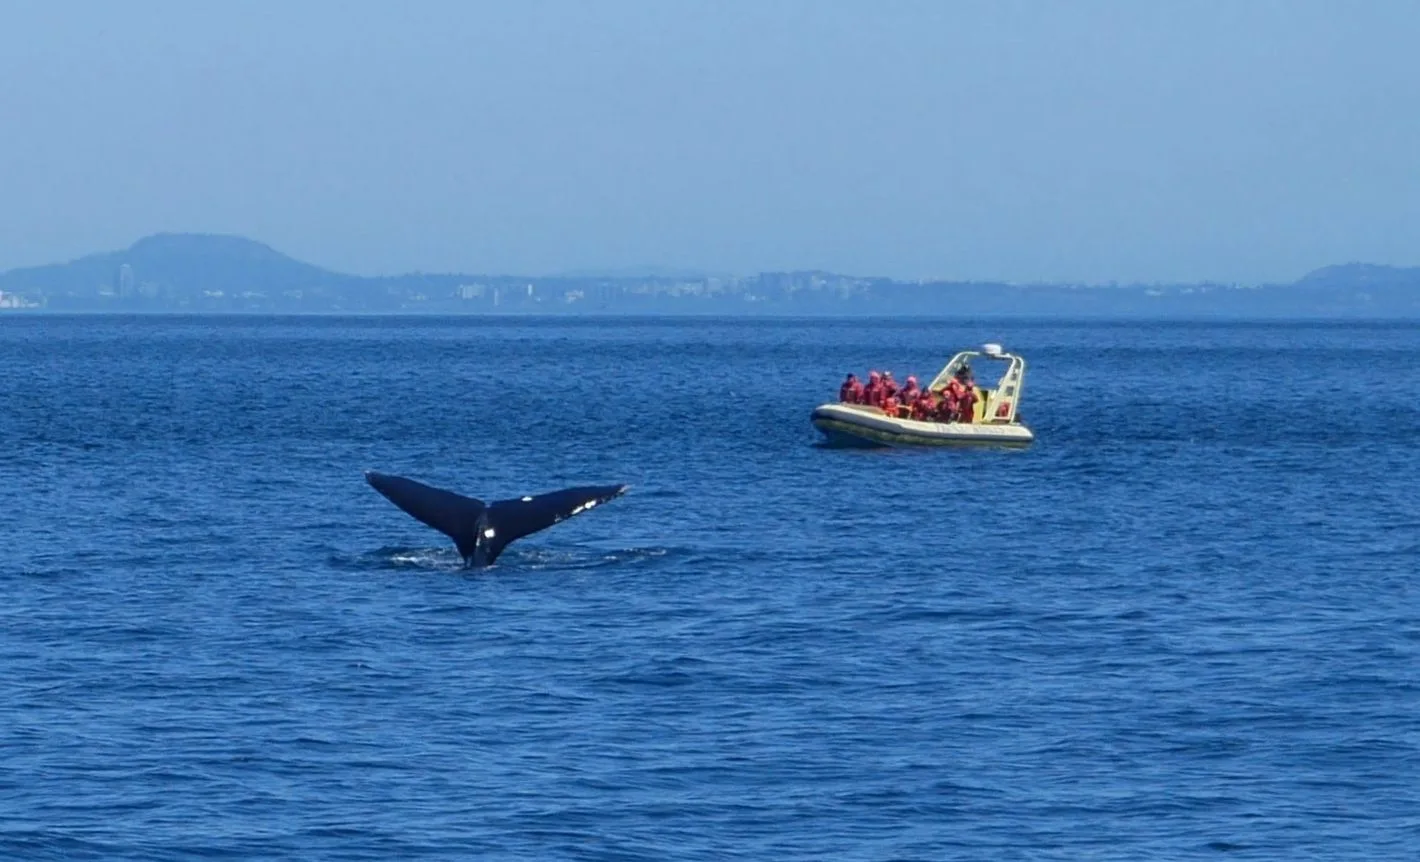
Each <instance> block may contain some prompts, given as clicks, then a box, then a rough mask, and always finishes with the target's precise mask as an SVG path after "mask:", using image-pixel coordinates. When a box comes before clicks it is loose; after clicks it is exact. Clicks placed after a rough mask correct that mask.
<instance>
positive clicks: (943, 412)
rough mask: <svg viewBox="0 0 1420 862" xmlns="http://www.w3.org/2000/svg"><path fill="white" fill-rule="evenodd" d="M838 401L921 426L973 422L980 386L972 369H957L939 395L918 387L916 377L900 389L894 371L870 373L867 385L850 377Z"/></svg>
mask: <svg viewBox="0 0 1420 862" xmlns="http://www.w3.org/2000/svg"><path fill="white" fill-rule="evenodd" d="M838 400H839V401H841V402H843V403H844V404H866V405H869V406H872V407H877V408H878V409H880V410H882V411H883V412H884V413H886V414H887V415H889V416H895V417H897V418H899V419H916V420H918V421H921V422H970V421H971V420H972V415H973V411H974V409H975V407H976V401H977V394H976V384H975V382H974V381H973V380H972V374H971V366H970V365H963V366H962V367H961V368H958V369H957V372H956V374H954V375H952V379H951V380H950V381H949V382H948V383H947V385H946V386H943V387H942V388H941V389H940V390H939V391H937V392H933V391H932V390H931V389H929V388H926V387H919V386H918V385H917V378H916V377H910V376H909V377H908V378H907V382H906V383H905V384H904V385H903V386H902V387H901V388H899V387H898V385H897V381H895V380H893V379H892V372H891V371H884V372H882V373H881V374H879V373H878V372H876V371H869V372H868V383H867V385H866V386H865V385H863V383H862V381H860V380H859V379H858V376H857V375H856V374H853V373H851V372H850V373H849V375H848V377H847V379H845V380H844V381H843V385H842V386H841V387H839V389H838Z"/></svg>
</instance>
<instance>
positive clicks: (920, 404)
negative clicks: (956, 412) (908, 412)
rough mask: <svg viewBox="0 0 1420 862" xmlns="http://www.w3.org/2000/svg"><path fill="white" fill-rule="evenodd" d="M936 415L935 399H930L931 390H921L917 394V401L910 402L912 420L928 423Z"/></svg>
mask: <svg viewBox="0 0 1420 862" xmlns="http://www.w3.org/2000/svg"><path fill="white" fill-rule="evenodd" d="M936 415H937V399H935V398H933V397H932V390H930V389H923V390H922V391H921V392H919V393H918V394H917V400H916V401H914V402H912V418H913V419H916V420H918V421H919V422H930V421H931V420H933V419H935V418H936Z"/></svg>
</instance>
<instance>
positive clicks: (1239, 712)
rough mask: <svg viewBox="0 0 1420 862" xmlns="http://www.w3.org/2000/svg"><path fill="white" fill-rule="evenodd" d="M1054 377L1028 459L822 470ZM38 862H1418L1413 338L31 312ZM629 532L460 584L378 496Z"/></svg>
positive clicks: (28, 473)
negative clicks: (556, 492) (485, 507)
mask: <svg viewBox="0 0 1420 862" xmlns="http://www.w3.org/2000/svg"><path fill="white" fill-rule="evenodd" d="M983 341H1000V342H1003V343H1004V344H1005V345H1006V346H1007V347H1008V348H1011V349H1016V350H1018V351H1020V352H1021V353H1022V354H1023V355H1024V356H1025V357H1026V359H1027V360H1028V362H1029V363H1030V365H1029V370H1028V376H1027V381H1026V391H1025V394H1024V400H1023V407H1022V414H1023V417H1024V419H1025V421H1026V422H1027V423H1028V424H1029V425H1031V426H1032V428H1033V429H1034V430H1035V431H1036V433H1037V435H1038V440H1037V442H1036V443H1035V444H1034V445H1033V446H1032V447H1030V448H1029V449H1027V450H1024V451H979V450H929V451H916V450H873V451H861V450H841V449H826V448H822V447H820V446H818V445H816V442H817V434H816V432H815V431H814V430H813V429H812V427H811V426H810V425H809V423H808V414H809V412H810V410H811V409H812V407H813V406H814V405H815V404H816V403H818V402H819V401H822V400H827V399H829V398H831V397H832V395H833V394H834V393H835V392H836V387H837V385H838V382H839V381H840V380H841V379H842V376H843V374H844V373H845V372H846V371H849V370H853V371H857V372H859V373H860V374H861V373H863V372H865V371H867V369H868V368H870V367H872V368H889V369H891V370H893V371H894V372H895V374H896V376H897V377H898V378H899V379H901V378H902V377H904V376H905V374H906V373H909V372H913V373H917V374H919V375H921V374H931V373H932V372H933V371H935V370H936V369H937V368H938V367H940V365H942V364H943V363H944V362H945V361H946V359H947V358H948V357H949V356H950V354H951V353H952V352H953V351H954V349H956V348H958V347H961V346H970V345H976V344H979V343H981V342H983ZM0 369H3V374H0V439H3V443H4V448H3V453H0V489H2V490H0V525H3V526H2V527H0V537H3V551H0V587H3V591H4V596H3V600H0V681H2V682H3V695H4V696H3V697H0V858H7V859H8V858H14V859H103V860H128V859H133V860H166V859H196V858H241V859H302V860H304V859H424V858H428V859H474V858H477V859H586V860H622V859H627V860H637V859H645V860H660V859H704V860H712V859H713V860H719V859H753V860H762V859H770V858H772V859H779V860H788V859H815V860H816V859H847V860H859V859H861V860H887V859H904V860H905V859H922V860H941V859H1131V860H1132V859H1211V858H1236V859H1287V860H1295V859H1328V860H1334V859H1367V860H1376V859H1413V858H1415V854H1416V852H1417V851H1416V848H1417V847H1420V586H1418V585H1417V584H1420V571H1417V570H1420V458H1417V447H1420V326H1417V325H1416V324H1413V323H1404V324H1397V323H1391V324H1365V323H1348V324H1344V325H1342V324H1323V323H1311V324H1287V323H1255V324H1247V323H1232V324H1215V323H1198V322H1195V323H1166V322H1142V323H1141V322H1130V323H1108V322H1068V321H1065V322H1062V321H1049V322H1047V321H1034V322H1032V321H1020V320H997V321H951V320H936V321H906V320H901V321H891V320H869V321H853V320H758V321H742V320H716V319H595V320H569V319H529V318H483V319H472V318H462V319H429V318H318V317H311V318H255V317H208V318H201V317H195V318H182V317H147V318H145V317H128V318H125V317H42V316H10V317H5V318H0ZM371 468H373V469H379V470H383V471H387V472H394V473H399V474H403V475H407V476H411V477H414V478H418V479H421V480H424V481H427V482H430V483H433V484H437V485H440V486H443V487H448V488H451V489H455V490H458V491H461V492H463V493H466V494H470V495H473V496H479V497H483V498H485V499H492V498H500V497H509V496H518V495H521V494H524V493H531V492H537V491H544V490H551V489H555V488H558V487H562V486H565V485H570V484H592V483H611V482H629V483H631V485H632V488H631V491H630V493H629V494H627V495H626V496H625V497H623V498H621V499H618V500H616V501H613V502H612V503H609V504H608V505H606V506H604V507H599V508H597V509H596V510H594V511H592V512H588V513H586V514H584V515H581V516H579V517H577V518H574V519H572V520H571V521H568V522H566V523H564V524H560V525H558V526H556V527H553V528H552V529H550V530H548V531H546V532H543V533H540V534H537V535H535V536H532V537H529V538H527V539H524V540H522V541H520V542H518V543H515V544H514V545H512V546H511V547H510V548H509V550H508V551H507V552H506V553H505V554H504V556H503V557H502V558H501V559H500V560H499V563H498V565H497V566H495V567H493V568H491V569H488V570H482V571H466V570H462V569H461V568H460V560H459V559H458V558H457V555H456V554H455V553H454V552H453V549H452V546H451V544H450V543H449V542H448V541H447V540H446V539H445V538H444V537H443V536H441V535H439V534H437V533H435V532H433V531H432V530H429V529H428V528H426V527H424V526H423V525H421V524H419V523H418V522H416V521H414V520H412V519H411V518H409V517H408V516H406V515H405V514H403V513H402V512H400V511H399V510H397V509H395V508H394V507H393V506H391V505H390V504H389V503H388V502H387V501H385V500H384V499H383V498H382V497H380V496H379V495H378V494H376V493H375V492H374V491H373V490H372V489H370V488H369V487H367V486H366V484H365V483H364V481H363V479H362V475H361V474H362V471H363V470H365V469H371Z"/></svg>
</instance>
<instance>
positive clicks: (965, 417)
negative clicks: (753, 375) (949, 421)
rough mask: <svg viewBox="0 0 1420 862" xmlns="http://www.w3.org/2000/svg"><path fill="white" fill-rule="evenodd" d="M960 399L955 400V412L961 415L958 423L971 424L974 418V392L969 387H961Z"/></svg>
mask: <svg viewBox="0 0 1420 862" xmlns="http://www.w3.org/2000/svg"><path fill="white" fill-rule="evenodd" d="M962 390H963V391H962V393H961V398H960V399H958V400H957V411H958V412H959V413H960V414H961V417H960V418H959V419H958V420H957V421H958V422H971V421H972V420H973V419H974V418H975V408H976V390H975V389H974V388H972V387H970V386H963V387H962Z"/></svg>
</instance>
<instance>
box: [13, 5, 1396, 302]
mask: <svg viewBox="0 0 1420 862" xmlns="http://www.w3.org/2000/svg"><path fill="white" fill-rule="evenodd" d="M1417 34H1420V6H1417V5H1416V4H1413V3H1403V2H1382V0H1372V2H1363V3H1358V4H1349V5H1343V4H1337V3H1332V2H1322V0H1290V2H1270V0H1212V2H1209V0H1199V2H1192V3H1138V2H1125V0H1110V2H1106V0H1080V2H1072V3H1064V2H1058V3H1045V2H1028V0H999V2H984V0H983V2H952V3H948V2H937V0H896V2H867V0H864V2H834V0H776V2H751V0H723V2H708V0H706V1H705V2H697V0H685V2H677V3H672V4H667V3H657V2H652V0H606V2H600V3H595V4H592V3H576V2H561V0H526V2H517V3H512V2H508V3H490V2H467V3H465V2H456V0H425V2H419V3H415V4H410V5H406V6H396V5H394V4H388V3H381V2H375V0H355V2H336V0H305V2H299V0H297V2H282V3H277V2H274V0H253V2H250V3H246V4H241V5H240V6H236V7H227V8H223V7H216V6H206V5H199V4H187V3H182V2H177V0H134V2H131V3H124V4H116V3H107V2H99V0H88V2H83V0H76V2H72V3H67V4H58V5H56V4H46V3H41V2H27V0H12V2H8V3H6V4H5V5H4V6H3V7H0V82H3V83H0V117H4V118H5V120H6V128H7V135H6V136H5V138H4V139H3V140H0V190H3V192H4V194H3V200H4V205H3V206H0V272H3V271H6V270H10V269H12V268H16V267H24V266H38V265H44V264H50V263H55V262H59V261H65V260H70V259H73V258H76V257H79V256H82V255H85V254H89V253H92V252H94V251H96V250H105V249H120V248H125V247H127V246H129V245H131V244H132V243H133V242H134V241H135V240H138V239H140V238H141V237H143V236H146V235H149V234H153V233H156V232H162V231H173V232H189V231H193V232H212V233H221V234H233V235H241V236H250V237H256V238H259V239H260V240H261V241H263V242H266V243H269V244H271V245H272V246H273V247H275V248H278V249H280V250H281V251H283V252H285V253H287V254H290V255H292V256H293V257H295V258H297V259H300V260H304V261H310V262H312V263H316V264H319V265H320V266H322V267H328V268H330V269H332V270H336V271H339V272H346V273H351V274H355V275H367V276H370V275H393V274H400V273H408V272H419V271H422V272H468V273H518V274H525V275H529V276H546V275H555V274H559V273H566V272H573V271H586V270H613V271H614V270H622V271H624V270H628V269H633V270H634V269H651V268H662V269H668V270H692V271H703V272H728V273H757V272H773V271H790V270H827V271H832V272H840V273H852V274H854V275H861V276H883V277H889V278H894V279H946V280H1000V281H1011V282H1020V283H1030V282H1076V283H1093V284H1103V283H1109V282H1197V281H1218V282H1226V283H1235V282H1236V283H1245V284H1257V283H1284V282H1290V281H1292V280H1294V279H1297V278H1299V277H1301V276H1302V275H1304V274H1305V273H1307V272H1309V271H1311V270H1313V269H1315V268H1317V267H1321V266H1326V265H1329V264H1335V263H1345V262H1349V261H1362V262H1368V263H1376V264H1388V265H1395V266H1415V265H1417V264H1420V241H1417V240H1416V237H1420V163H1417V162H1416V160H1415V156H1414V154H1415V153H1416V152H1420V112H1416V111H1415V110H1414V109H1413V107H1414V105H1416V104H1420V52H1416V51H1414V50H1413V45H1414V40H1415V37H1416V35H1417ZM117 278H118V277H117V276H114V279H115V282H114V284H113V289H114V290H115V291H120V292H121V291H123V290H125V289H127V290H131V291H141V290H143V289H144V285H143V276H142V274H141V273H140V274H139V276H138V278H137V280H136V281H135V282H133V283H130V284H128V285H127V287H126V288H125V287H124V286H123V285H121V284H119V283H118V281H117Z"/></svg>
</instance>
